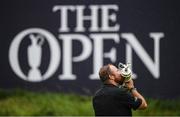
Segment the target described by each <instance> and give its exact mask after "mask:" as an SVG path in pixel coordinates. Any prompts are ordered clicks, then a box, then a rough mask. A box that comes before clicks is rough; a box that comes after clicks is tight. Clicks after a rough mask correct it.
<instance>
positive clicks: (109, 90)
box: [95, 86, 128, 95]
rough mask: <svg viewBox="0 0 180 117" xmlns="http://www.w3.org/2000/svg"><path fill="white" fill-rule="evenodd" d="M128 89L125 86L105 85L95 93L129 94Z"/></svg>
mask: <svg viewBox="0 0 180 117" xmlns="http://www.w3.org/2000/svg"><path fill="white" fill-rule="evenodd" d="M127 92H128V90H127V89H126V88H124V87H109V86H104V87H102V88H100V89H99V90H97V91H96V93H95V95H116V94H117V95H119V94H127Z"/></svg>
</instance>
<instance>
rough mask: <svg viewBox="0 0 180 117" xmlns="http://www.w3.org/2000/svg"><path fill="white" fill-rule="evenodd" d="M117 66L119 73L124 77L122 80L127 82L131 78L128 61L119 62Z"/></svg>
mask: <svg viewBox="0 0 180 117" xmlns="http://www.w3.org/2000/svg"><path fill="white" fill-rule="evenodd" d="M118 68H119V69H120V71H121V75H122V76H123V77H124V78H125V80H124V82H128V81H130V80H131V79H132V71H131V69H130V63H127V64H123V63H119V64H118Z"/></svg>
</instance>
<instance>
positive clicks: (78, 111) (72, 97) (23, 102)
mask: <svg viewBox="0 0 180 117" xmlns="http://www.w3.org/2000/svg"><path fill="white" fill-rule="evenodd" d="M91 99H92V97H90V96H82V95H76V94H63V93H50V92H49V93H48V92H46V93H43V92H41V93H40V92H38V93H37V92H31V91H25V90H13V91H4V90H0V108H1V109H0V115H1V116H8V115H14V116H22V115H23V116H36V115H43V116H46V115H48V116H57V115H58V116H69V115H73V116H85V115H86V116H94V112H93V108H92V104H91ZM147 101H148V105H149V106H148V109H146V110H137V111H133V115H136V116H140V115H143V116H146V115H151V116H160V115H161V116H163V115H166V116H167V115H168V116H172V115H175V116H178V115H180V111H179V109H180V100H179V99H176V100H158V99H148V100H147Z"/></svg>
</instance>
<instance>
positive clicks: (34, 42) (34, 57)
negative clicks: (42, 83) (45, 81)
mask: <svg viewBox="0 0 180 117" xmlns="http://www.w3.org/2000/svg"><path fill="white" fill-rule="evenodd" d="M29 37H30V39H31V45H30V46H29V47H28V52H27V53H28V63H29V66H30V67H31V69H30V71H29V73H28V80H31V81H39V80H42V75H41V72H40V70H39V69H38V67H39V66H40V64H41V55H42V48H41V46H42V44H43V42H44V38H43V37H42V36H40V35H38V36H34V35H33V34H31V35H30V36H29ZM39 39H40V41H39V42H38V40H39Z"/></svg>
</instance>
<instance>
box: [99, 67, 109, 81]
mask: <svg viewBox="0 0 180 117" xmlns="http://www.w3.org/2000/svg"><path fill="white" fill-rule="evenodd" d="M111 65H112V64H108V65H104V66H103V67H101V69H100V70H99V77H100V79H101V81H102V82H105V81H106V80H107V79H109V75H110V74H111V68H110V66H111Z"/></svg>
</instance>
